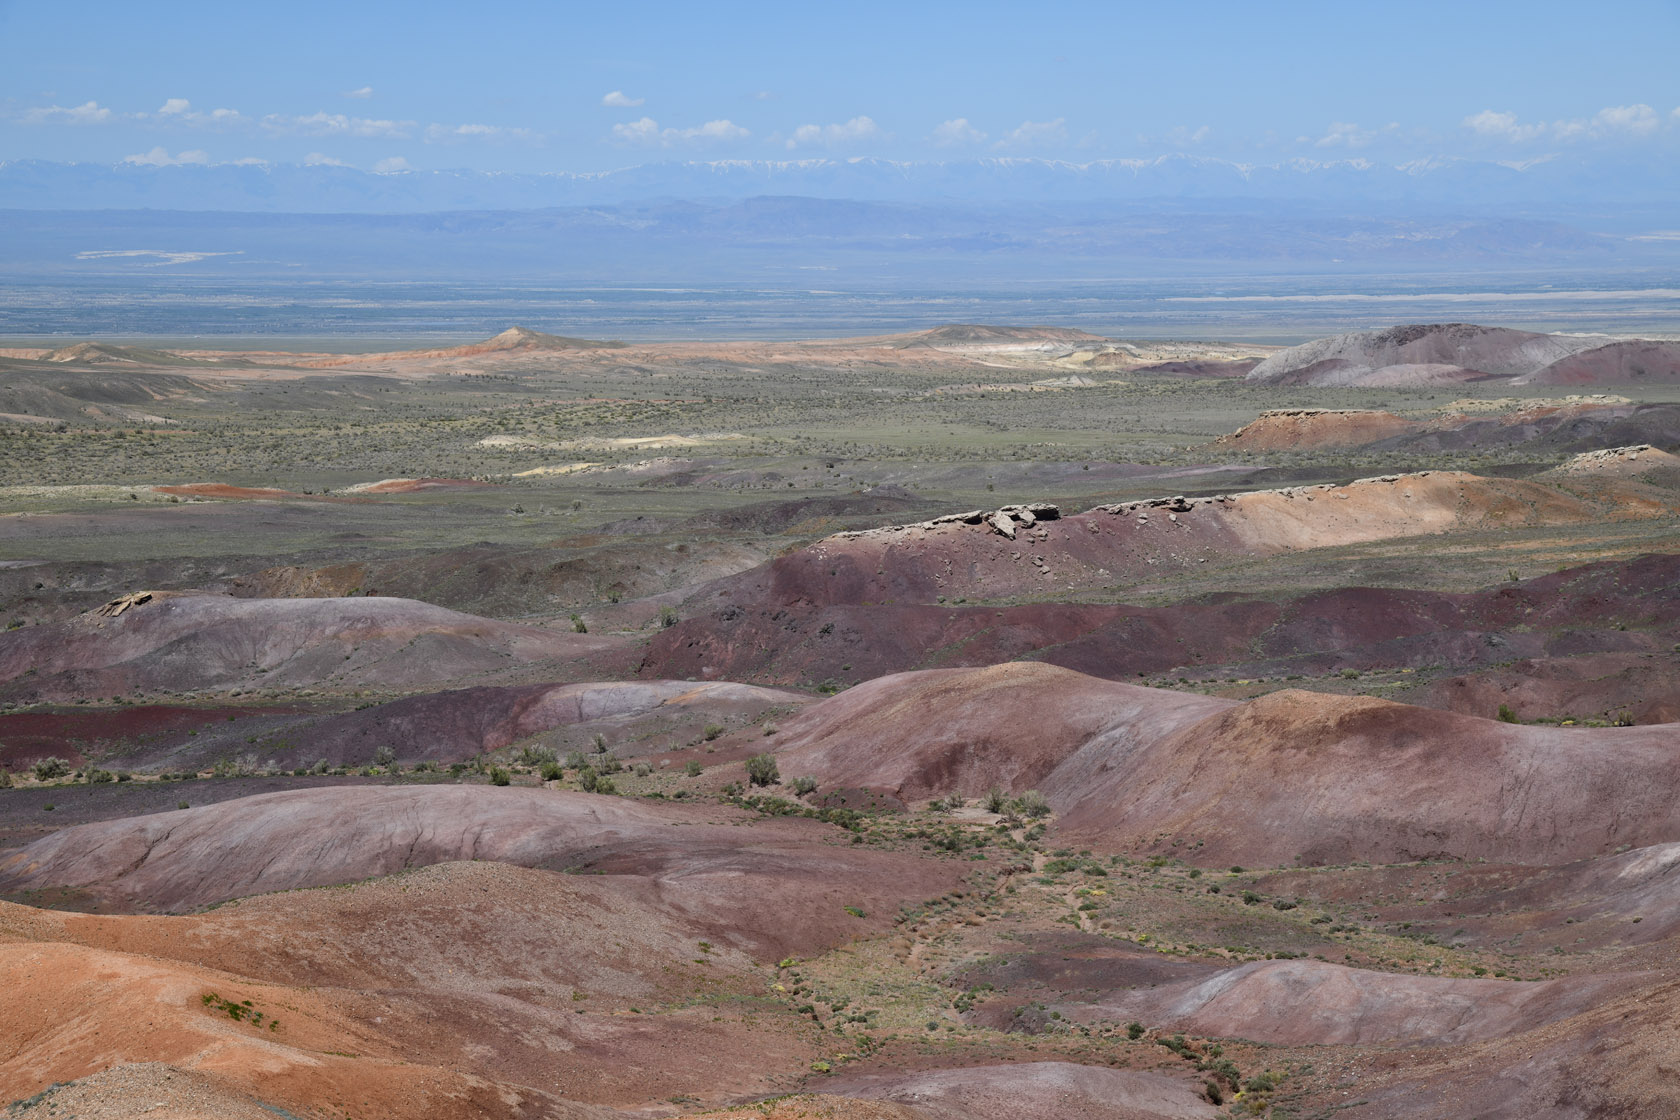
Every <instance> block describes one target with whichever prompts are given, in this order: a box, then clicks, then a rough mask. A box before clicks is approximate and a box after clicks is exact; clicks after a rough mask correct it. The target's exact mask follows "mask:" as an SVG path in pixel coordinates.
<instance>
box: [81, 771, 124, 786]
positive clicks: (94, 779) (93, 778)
mask: <svg viewBox="0 0 1680 1120" xmlns="http://www.w3.org/2000/svg"><path fill="white" fill-rule="evenodd" d="M87 780H88V782H89V784H97V783H100V782H114V781H116V780H117V776H116V775H115V774H113V773H111V772H110V771H109V770H89V771H88V775H87Z"/></svg>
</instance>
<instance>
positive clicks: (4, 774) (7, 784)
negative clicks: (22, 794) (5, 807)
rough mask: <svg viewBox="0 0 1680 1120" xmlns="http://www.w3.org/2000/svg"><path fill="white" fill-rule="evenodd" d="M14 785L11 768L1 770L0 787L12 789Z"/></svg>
mask: <svg viewBox="0 0 1680 1120" xmlns="http://www.w3.org/2000/svg"><path fill="white" fill-rule="evenodd" d="M12 785H13V782H12V772H11V771H10V770H0V789H11V788H12Z"/></svg>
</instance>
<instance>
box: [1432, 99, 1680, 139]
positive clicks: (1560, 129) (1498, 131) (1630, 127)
mask: <svg viewBox="0 0 1680 1120" xmlns="http://www.w3.org/2000/svg"><path fill="white" fill-rule="evenodd" d="M1673 115H1674V116H1676V117H1680V109H1676V110H1675V112H1674V114H1673ZM1463 124H1464V127H1465V128H1468V129H1469V130H1470V131H1472V132H1474V133H1476V134H1477V135H1478V136H1485V137H1488V138H1490V139H1495V140H1507V141H1510V142H1513V143H1517V142H1521V141H1525V140H1537V139H1540V138H1541V137H1550V138H1551V139H1553V140H1564V141H1570V140H1609V139H1616V138H1627V137H1640V136H1649V135H1650V134H1651V133H1653V132H1655V131H1657V129H1658V128H1660V127H1662V117H1660V116H1658V114H1657V111H1656V110H1655V109H1653V108H1651V107H1650V106H1649V105H1644V104H1636V105H1612V106H1609V107H1608V108H1604V109H1600V110H1599V111H1598V112H1596V113H1594V114H1593V115H1592V116H1591V117H1587V118H1584V119H1583V118H1577V119H1575V120H1559V121H1553V122H1552V123H1551V124H1547V123H1545V122H1544V121H1536V122H1534V123H1532V124H1523V123H1521V122H1519V121H1518V119H1517V115H1516V114H1515V113H1501V112H1495V111H1494V110H1492V109H1484V110H1482V111H1481V112H1480V113H1477V114H1475V115H1474V116H1469V117H1465V118H1464V121H1463Z"/></svg>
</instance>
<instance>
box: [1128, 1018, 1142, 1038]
mask: <svg viewBox="0 0 1680 1120" xmlns="http://www.w3.org/2000/svg"><path fill="white" fill-rule="evenodd" d="M1126 1037H1127V1038H1129V1039H1131V1040H1132V1041H1133V1042H1136V1041H1137V1040H1138V1039H1140V1038H1142V1037H1143V1024H1142V1023H1140V1022H1138V1021H1137V1020H1136V1019H1133V1020H1132V1021H1131V1022H1129V1023H1127V1024H1126Z"/></svg>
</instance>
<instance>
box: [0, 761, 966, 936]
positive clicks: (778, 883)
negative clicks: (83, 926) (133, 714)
mask: <svg viewBox="0 0 1680 1120" xmlns="http://www.w3.org/2000/svg"><path fill="white" fill-rule="evenodd" d="M741 819H742V816H741V815H740V814H737V813H735V812H733V811H730V810H722V809H716V808H710V809H708V808H703V807H698V806H695V807H690V806H680V805H674V804H671V805H667V804H659V803H653V802H632V801H626V800H623V799H619V798H613V797H597V796H594V795H591V794H583V793H561V792H553V791H549V790H533V789H522V788H507V789H497V788H495V787H490V786H420V787H406V788H391V787H386V788H378V789H375V788H367V787H363V788H336V789H311V790H295V791H290V792H287V793H276V794H265V795H262V796H258V797H249V798H241V799H238V800H234V801H224V802H220V803H217V804H214V805H209V806H205V807H204V808H198V809H183V810H178V811H176V812H171V813H158V814H154V815H152V816H146V817H134V818H127V819H123V820H113V821H102V822H99V823H95V824H86V825H78V826H76V827H74V828H67V829H64V830H63V831H61V832H57V833H54V834H53V835H51V836H48V837H46V838H44V839H42V840H38V841H36V842H35V843H33V844H30V845H29V846H27V847H25V848H22V849H19V850H17V851H15V852H11V853H7V854H6V855H4V856H0V890H4V891H7V892H10V893H14V894H15V893H18V892H23V891H33V890H46V889H53V890H63V891H69V892H77V893H80V894H82V895H84V896H86V897H87V898H89V899H91V900H93V901H95V902H96V903H98V904H99V905H101V906H104V907H106V908H110V909H126V910H144V911H184V910H191V909H194V908H197V907H201V906H207V905H211V904H213V903H217V902H221V901H224V900H226V899H230V898H238V897H243V896H246V895H252V894H260V893H265V892H270V891H281V890H293V889H296V888H298V887H311V886H325V885H330V884H335V883H350V882H357V881H360V880H362V879H367V878H371V877H374V876H379V875H389V874H392V873H394V872H396V871H400V870H402V869H404V868H413V867H424V866H427V865H430V864H436V863H445V862H449V861H453V860H469V859H470V860H488V861H495V862H501V863H512V864H517V865H520V866H526V867H551V868H568V869H578V870H585V869H587V870H593V871H598V872H602V873H605V874H608V875H616V874H628V875H638V876H644V877H647V878H649V879H651V880H653V881H654V882H656V883H658V884H659V890H660V893H661V895H662V897H663V898H665V899H666V900H667V901H668V902H669V903H670V904H672V905H677V906H681V907H682V908H683V910H684V911H685V913H687V914H688V915H689V917H690V919H691V920H695V921H703V922H707V923H709V924H711V925H713V926H714V928H717V929H719V930H720V931H721V930H724V929H725V927H727V928H729V929H734V930H737V931H738V932H737V933H735V934H733V935H727V936H732V937H733V938H734V940H735V943H737V944H740V945H742V946H744V947H751V948H752V949H753V950H754V951H756V952H760V953H762V954H763V955H765V956H770V957H775V956H778V955H782V954H785V953H788V952H804V951H807V950H809V949H810V948H811V947H813V946H816V945H822V944H827V943H829V942H830V941H832V940H833V939H834V938H835V937H836V936H837V931H839V930H846V931H850V932H852V933H858V934H862V933H876V932H880V930H882V929H883V928H886V926H887V924H888V923H887V920H886V915H887V914H890V912H891V910H892V908H893V907H894V906H896V905H897V904H898V903H899V902H901V901H904V900H905V899H906V898H925V897H928V896H929V894H930V893H931V894H937V893H939V892H940V891H941V890H943V889H944V887H943V886H941V884H948V883H950V882H952V881H954V879H955V878H956V876H957V870H953V869H951V868H949V867H947V866H943V865H939V864H934V863H928V862H925V861H918V860H916V859H914V858H913V857H908V856H895V855H892V854H888V853H882V852H875V851H860V850H856V849H854V848H853V847H852V846H850V845H846V846H833V845H832V843H831V842H832V840H833V838H834V836H835V835H836V833H837V831H838V830H836V829H834V828H832V827H831V826H828V825H822V824H818V823H816V822H813V821H808V820H804V819H789V820H785V821H778V822H774V823H772V824H761V825H758V826H756V827H755V828H754V829H753V830H752V831H751V832H750V833H743V832H742V830H741V829H740V828H739V827H736V825H737V824H738V823H739V822H740V821H741ZM840 835H844V834H843V833H841V834H840ZM749 896H750V897H751V899H756V901H750V900H749ZM749 905H751V906H754V907H757V906H763V907H765V908H766V909H765V910H764V911H763V915H762V919H761V920H756V921H754V920H745V919H744V917H743V907H746V906H749ZM846 906H855V907H858V908H859V909H862V910H863V911H864V912H865V913H866V914H868V915H869V917H867V918H855V917H853V916H851V915H850V914H848V913H847V911H846V910H845V907H846ZM772 916H773V920H772Z"/></svg>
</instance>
